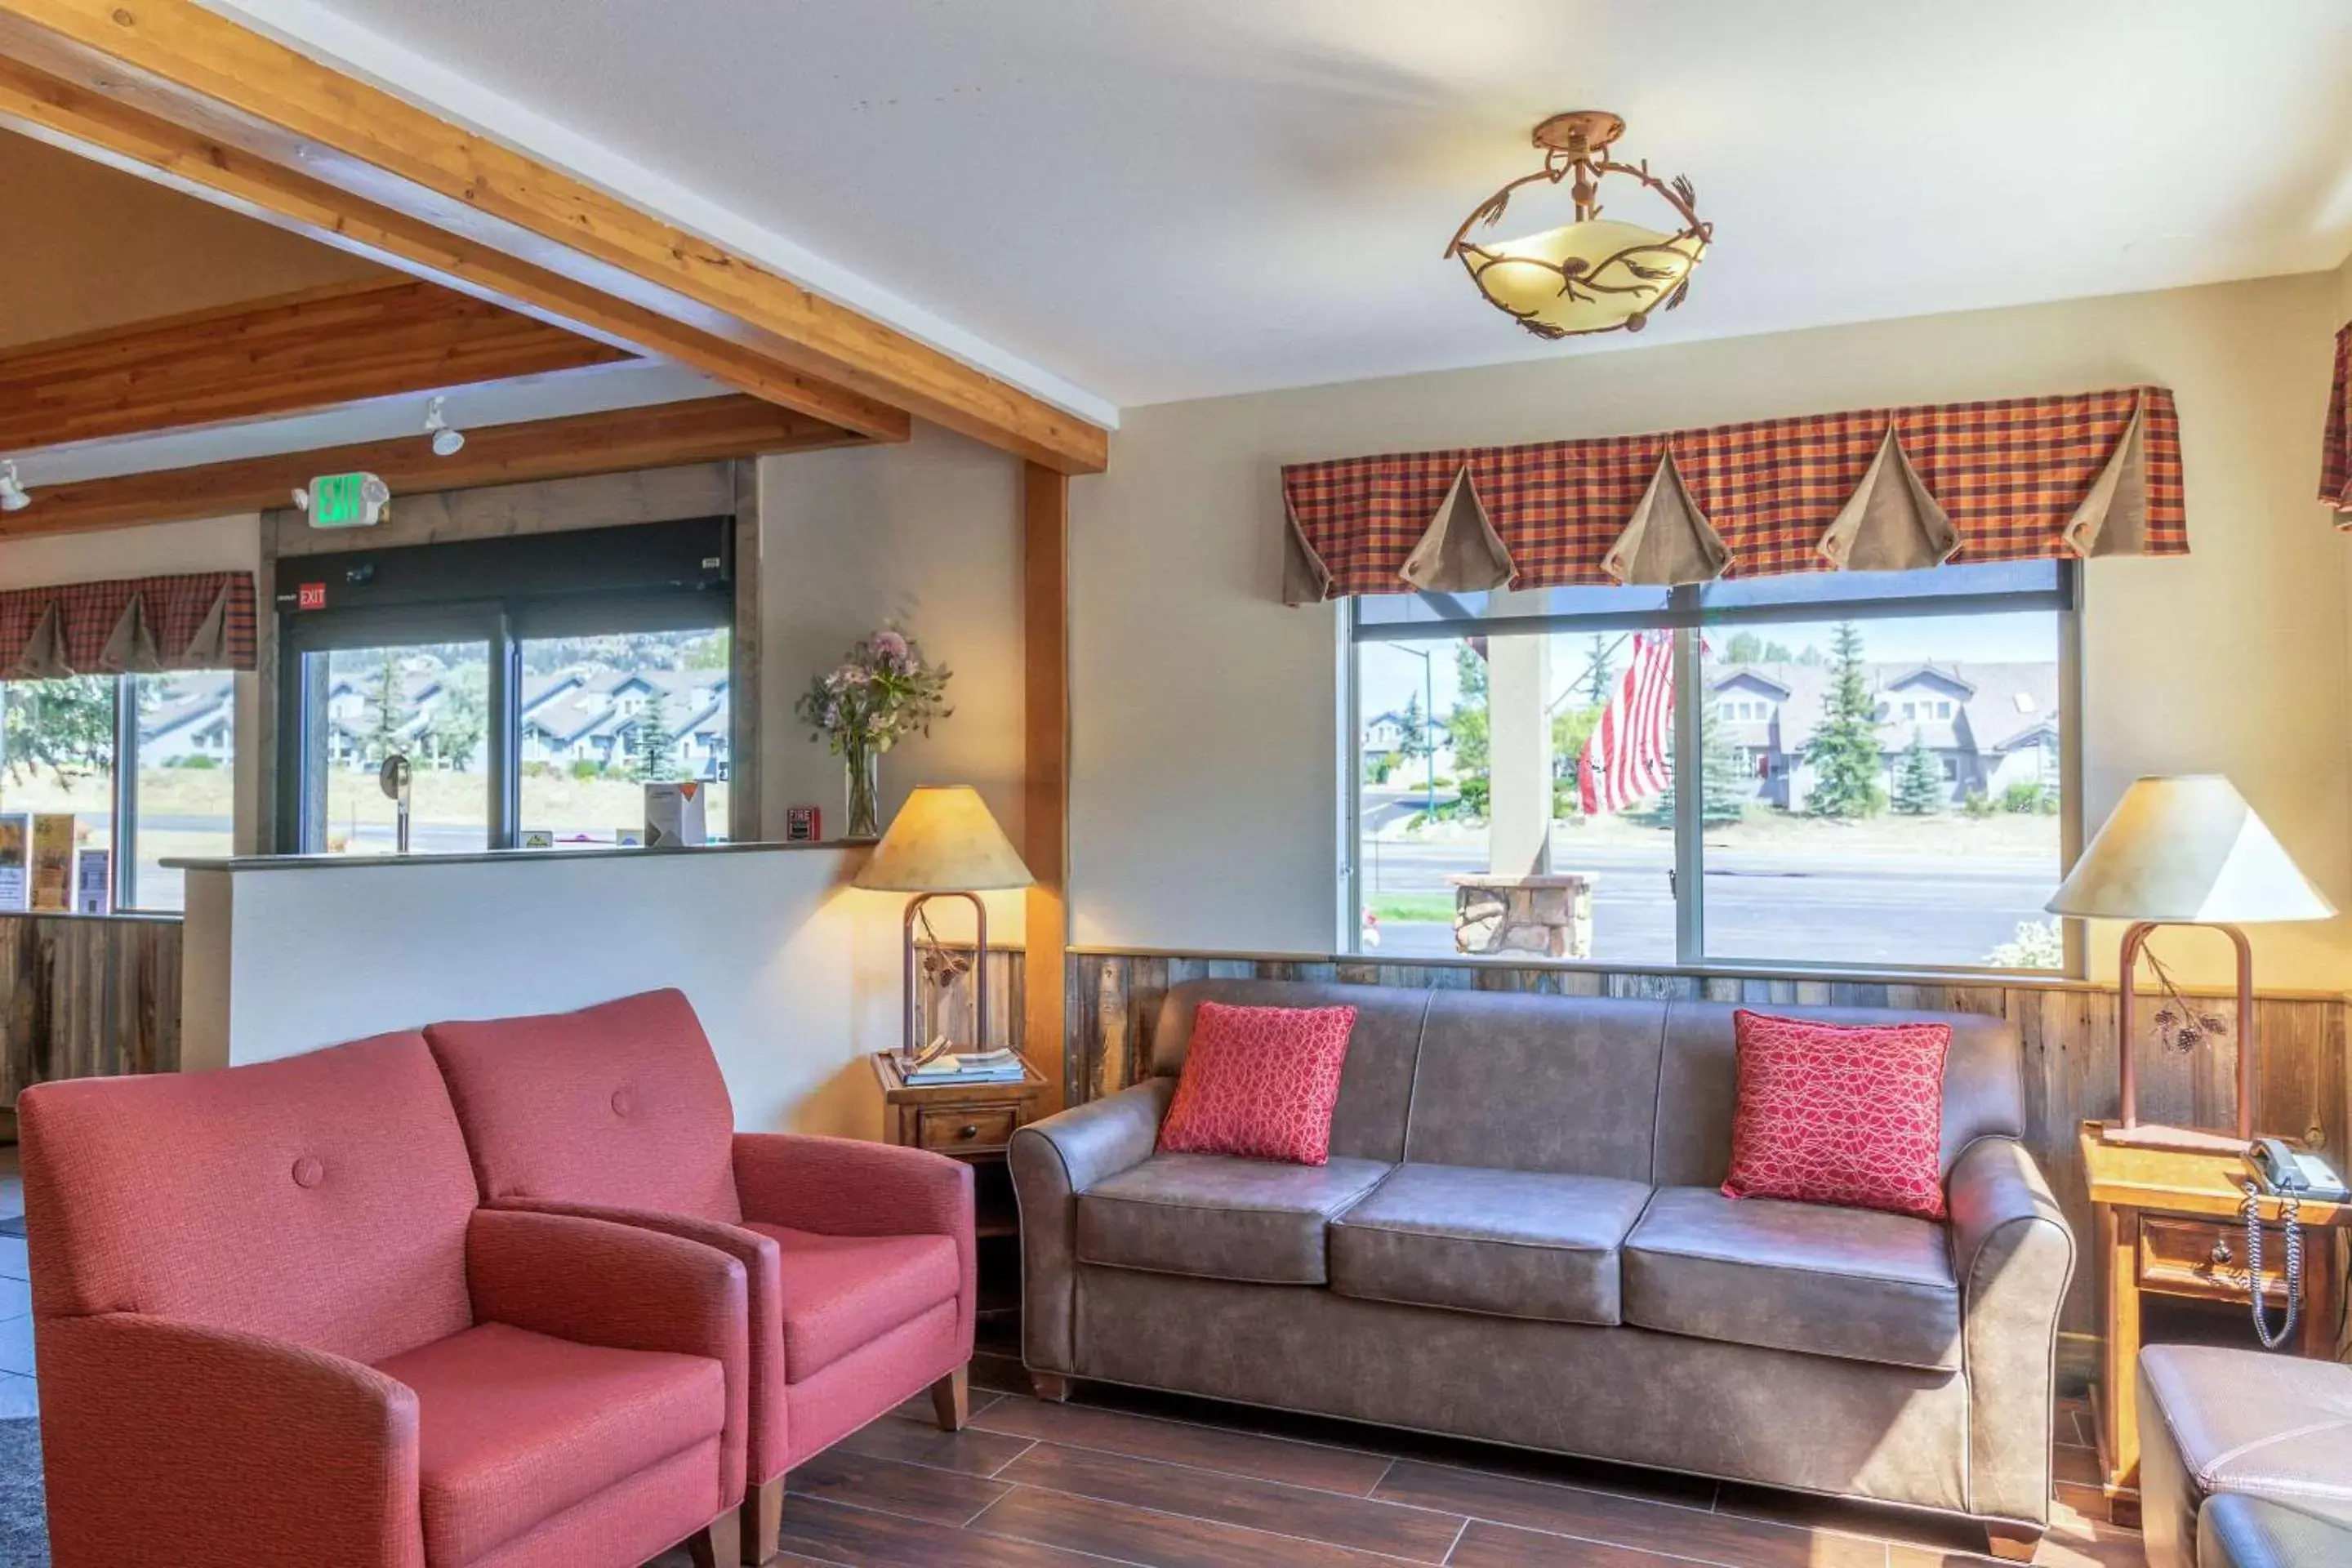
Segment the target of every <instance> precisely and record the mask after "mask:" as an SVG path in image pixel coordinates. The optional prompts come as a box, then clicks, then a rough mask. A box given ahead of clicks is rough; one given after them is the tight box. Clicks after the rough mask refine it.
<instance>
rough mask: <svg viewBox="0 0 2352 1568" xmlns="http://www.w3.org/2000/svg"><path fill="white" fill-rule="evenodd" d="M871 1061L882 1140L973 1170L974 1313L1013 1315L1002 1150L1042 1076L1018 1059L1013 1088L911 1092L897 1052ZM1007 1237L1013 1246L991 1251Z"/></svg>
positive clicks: (1016, 1262) (1025, 1116) (1017, 1276)
mask: <svg viewBox="0 0 2352 1568" xmlns="http://www.w3.org/2000/svg"><path fill="white" fill-rule="evenodd" d="M871 1059H872V1061H873V1063H874V1078H875V1080H876V1081H877V1083H879V1084H880V1085H881V1086H882V1099H883V1101H884V1103H885V1104H886V1105H887V1107H888V1110H887V1114H886V1116H885V1118H884V1124H885V1128H886V1131H885V1134H884V1135H885V1136H886V1137H887V1139H888V1140H889V1141H890V1142H893V1143H897V1144H899V1145H901V1146H903V1147H906V1148H910V1149H929V1150H930V1151H931V1152H933V1153H935V1154H946V1155H948V1156H950V1157H951V1158H953V1159H958V1160H961V1161H963V1162H964V1163H967V1164H969V1165H971V1176H972V1209H973V1215H972V1219H973V1226H974V1229H975V1231H976V1232H977V1234H978V1236H979V1237H980V1240H981V1243H982V1246H981V1257H980V1306H979V1310H980V1312H981V1313H982V1315H983V1316H1001V1315H1004V1314H1007V1313H1013V1312H1018V1311H1019V1310H1021V1249H1020V1247H1019V1246H1018V1245H1017V1243H1018V1240H1019V1238H1020V1236H1021V1209H1020V1205H1019V1204H1018V1203H1016V1202H1015V1201H1014V1198H1013V1171H1012V1167H1011V1166H1010V1165H1009V1164H1007V1163H1006V1161H1005V1150H1006V1146H1007V1145H1009V1144H1010V1143H1011V1142H1013V1133H1014V1131H1017V1130H1019V1129H1020V1128H1022V1127H1024V1126H1026V1125H1027V1124H1028V1123H1029V1122H1030V1121H1033V1120H1034V1119H1035V1117H1036V1114H1037V1105H1038V1101H1039V1100H1040V1099H1041V1098H1042V1097H1043V1096H1044V1094H1045V1078H1044V1076H1043V1075H1042V1074H1040V1073H1039V1072H1038V1071H1037V1069H1036V1068H1034V1067H1031V1066H1030V1065H1029V1063H1028V1062H1027V1061H1026V1060H1025V1059H1024V1061H1023V1062H1022V1064H1021V1081H1020V1082H1019V1083H943V1084H918V1085H910V1084H908V1082H907V1080H906V1079H904V1078H901V1077H900V1076H899V1074H898V1053H896V1052H895V1051H877V1052H875V1053H874V1055H873V1057H872V1058H871ZM1007 1238H1010V1239H1011V1240H1012V1241H1013V1243H1015V1245H1012V1246H1003V1245H990V1244H992V1243H1000V1244H1001V1243H1003V1242H1004V1241H1005V1240H1006V1239H1007Z"/></svg>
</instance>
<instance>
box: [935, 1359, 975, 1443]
mask: <svg viewBox="0 0 2352 1568" xmlns="http://www.w3.org/2000/svg"><path fill="white" fill-rule="evenodd" d="M931 1409H932V1410H933V1411H934V1412H935V1413H937V1415H939V1418H940V1431H942V1432H961V1431H962V1430H963V1424H964V1423H965V1422H967V1421H969V1420H971V1367H970V1366H969V1365H965V1366H960V1367H958V1368H956V1369H955V1370H954V1371H953V1372H951V1373H948V1374H947V1375H946V1376H945V1377H943V1378H941V1379H940V1380H939V1381H938V1382H937V1383H935V1384H931Z"/></svg>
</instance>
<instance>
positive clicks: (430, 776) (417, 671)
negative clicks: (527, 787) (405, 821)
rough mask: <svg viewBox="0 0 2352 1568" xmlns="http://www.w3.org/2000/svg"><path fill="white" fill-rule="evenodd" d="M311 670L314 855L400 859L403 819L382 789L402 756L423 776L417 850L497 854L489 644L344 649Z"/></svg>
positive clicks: (415, 791)
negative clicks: (392, 761)
mask: <svg viewBox="0 0 2352 1568" xmlns="http://www.w3.org/2000/svg"><path fill="white" fill-rule="evenodd" d="M302 666H303V689H304V692H305V695H306V696H307V697H308V698H309V700H310V703H311V713H310V722H308V723H307V724H305V725H304V727H303V734H304V739H305V741H306V742H308V745H309V755H307V756H306V757H304V759H303V770H304V771H303V782H304V785H305V798H306V799H307V800H308V802H309V803H310V809H309V810H308V811H307V812H306V813H305V820H306V821H307V822H308V823H309V824H310V839H311V842H310V844H309V845H308V846H307V848H308V849H309V850H310V853H312V854H327V855H389V854H392V853H393V852H394V848H395V847H396V843H397V828H396V826H395V820H394V819H395V817H396V816H397V812H396V809H395V807H394V804H393V802H392V800H391V799H390V798H389V797H388V796H386V795H385V794H384V793H383V789H382V787H381V786H380V785H379V784H377V782H376V778H377V770H378V769H379V768H381V767H382V766H383V760H384V758H385V757H387V756H389V755H391V754H392V753H394V752H400V753H402V754H404V755H405V756H406V757H407V758H408V760H409V763H410V766H411V768H412V769H413V770H414V772H413V779H414V782H413V784H411V786H410V801H411V812H412V816H411V820H410V836H409V847H410V848H411V849H412V850H414V851H415V853H417V854H420V855H436V854H461V853H465V852H467V851H469V850H480V849H486V848H488V847H489V841H490V779H489V771H488V770H489V760H488V759H489V745H488V740H489V722H488V716H489V702H488V689H489V672H490V648H489V644H488V643H487V642H458V643H429V644H418V645H415V646H411V647H376V648H338V649H336V650H335V651H334V652H332V653H313V654H306V655H304V656H303V660H302Z"/></svg>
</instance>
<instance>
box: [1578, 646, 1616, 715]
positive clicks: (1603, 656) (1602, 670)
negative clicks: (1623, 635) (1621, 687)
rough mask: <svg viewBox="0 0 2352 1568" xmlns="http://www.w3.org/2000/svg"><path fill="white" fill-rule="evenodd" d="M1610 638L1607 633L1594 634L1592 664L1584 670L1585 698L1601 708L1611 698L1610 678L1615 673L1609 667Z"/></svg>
mask: <svg viewBox="0 0 2352 1568" xmlns="http://www.w3.org/2000/svg"><path fill="white" fill-rule="evenodd" d="M1609 648H1610V645H1609V638H1608V637H1607V635H1606V634H1605V633H1601V632H1595V633H1593V634H1592V655H1591V658H1592V664H1591V668H1588V669H1587V670H1586V671H1585V672H1584V699H1585V700H1586V701H1587V702H1588V703H1590V704H1591V706H1593V707H1595V708H1599V707H1601V706H1602V705H1603V704H1605V703H1606V702H1607V701H1608V700H1609V698H1610V695H1611V693H1610V689H1609V679H1610V677H1611V676H1612V674H1614V673H1615V671H1613V670H1612V669H1611V668H1610V667H1609Z"/></svg>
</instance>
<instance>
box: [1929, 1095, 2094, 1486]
mask: <svg viewBox="0 0 2352 1568" xmlns="http://www.w3.org/2000/svg"><path fill="white" fill-rule="evenodd" d="M1947 1202H1948V1205H1949V1207H1950V1211H1951V1233H1952V1272H1953V1275H1954V1277H1955V1278H1957V1279H1958V1281H1959V1285H1960V1333H1961V1336H1962V1342H1963V1343H1962V1356H1963V1364H1964V1365H1966V1366H1967V1368H1968V1378H1969V1511H1970V1512H1972V1513H1975V1514H1977V1515H1979V1517H1983V1518H1989V1519H1990V1518H1999V1519H2012V1520H2019V1521H2024V1522H2026V1523H2029V1524H2037V1525H2039V1524H2046V1523H2047V1522H2048V1521H2049V1517H2050V1487H2051V1475H2050V1463H2051V1454H2050V1441H2051V1433H2050V1423H2051V1420H2052V1408H2053V1405H2052V1402H2053V1398H2054V1395H2055V1393H2056V1387H2055V1384H2056V1379H2057V1369H2056V1360H2057V1350H2058V1315H2059V1311H2060V1309H2061V1308H2062V1307H2063V1305H2064V1302H2065V1300H2066V1286H2067V1283H2068V1281H2070V1280H2071V1279H2073V1278H2074V1231H2073V1229H2072V1228H2070V1227H2069V1226H2067V1224H2066V1216H2065V1215H2064V1213H2063V1211H2061V1210H2060V1208H2059V1206H2058V1200H2057V1199H2056V1198H2054V1197H2053V1196H2052V1195H2051V1193H2050V1184H2049V1183H2047V1182H2046V1181H2044V1180H2043V1179H2042V1172H2041V1170H2040V1169H2039V1168H2038V1167H2037V1166H2035V1164H2034V1163H2033V1156H2032V1155H2031V1154H2029V1153H2027V1152H2026V1151H2025V1147H2024V1145H2023V1144H2021V1143H2020V1142H2017V1141H2016V1140H2015V1139H2013V1138H1979V1139H1978V1140H1977V1141H1976V1142H1973V1143H1971V1144H1969V1146H1968V1148H1966V1149H1965V1150H1963V1151H1961V1153H1960V1157H1959V1159H1958V1160H1957V1161H1956V1162H1954V1163H1953V1165H1952V1173H1951V1177H1950V1180H1949V1184H1948V1189H1947Z"/></svg>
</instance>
